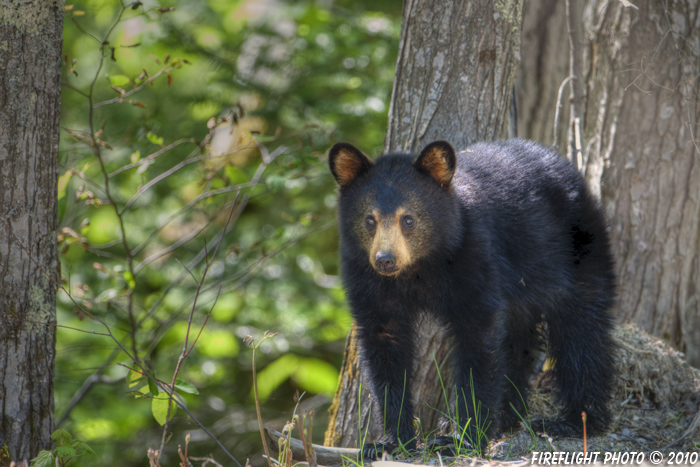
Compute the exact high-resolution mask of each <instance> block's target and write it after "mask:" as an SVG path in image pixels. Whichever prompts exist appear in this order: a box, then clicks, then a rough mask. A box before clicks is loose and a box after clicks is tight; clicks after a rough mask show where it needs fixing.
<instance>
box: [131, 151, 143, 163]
mask: <svg viewBox="0 0 700 467" xmlns="http://www.w3.org/2000/svg"><path fill="white" fill-rule="evenodd" d="M139 159H141V151H134V152H132V153H131V162H132V163H135V162H138V161H139Z"/></svg>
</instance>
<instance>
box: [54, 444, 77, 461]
mask: <svg viewBox="0 0 700 467" xmlns="http://www.w3.org/2000/svg"><path fill="white" fill-rule="evenodd" d="M54 453H55V454H56V456H57V457H58V458H59V459H66V458H68V459H70V458H71V457H76V456H77V455H78V451H76V450H75V448H74V447H73V446H58V447H57V448H56V449H55V450H54ZM68 459H66V460H68Z"/></svg>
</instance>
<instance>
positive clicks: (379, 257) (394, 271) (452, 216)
mask: <svg viewBox="0 0 700 467" xmlns="http://www.w3.org/2000/svg"><path fill="white" fill-rule="evenodd" d="M329 164H330V169H331V173H332V174H333V176H334V177H335V179H336V181H337V182H338V185H339V186H340V199H339V218H340V225H341V227H340V228H341V238H342V239H343V242H344V243H348V242H349V243H350V244H351V245H357V246H359V247H360V249H361V250H362V251H363V252H364V254H368V260H369V263H370V265H371V266H372V268H374V270H375V271H376V272H377V273H379V274H381V275H384V276H398V275H400V274H401V272H402V271H405V270H408V269H409V268H410V266H412V265H414V264H416V262H417V261H419V260H420V259H421V258H424V257H426V256H428V255H430V254H431V252H433V251H434V250H436V249H439V248H445V247H446V246H450V245H446V244H452V243H454V238H455V234H456V232H455V230H458V227H456V226H455V225H454V224H455V223H458V218H459V212H458V209H457V207H456V203H455V196H454V195H453V193H452V190H451V187H450V182H451V181H452V177H453V175H454V173H455V168H456V156H455V151H454V149H453V148H452V146H451V145H450V144H449V143H447V142H445V141H436V142H433V143H431V144H429V145H427V146H426V147H425V148H424V149H423V151H421V153H420V155H418V156H417V157H415V156H411V155H409V154H387V155H384V156H381V157H379V158H378V159H377V160H376V162H372V161H371V160H370V159H369V158H368V157H367V156H365V155H364V154H363V153H362V152H361V151H360V150H359V149H357V148H356V147H354V146H352V145H350V144H348V143H338V144H336V145H334V146H333V147H332V148H331V150H330V152H329ZM358 244H359V245H358ZM353 247H354V246H349V248H353Z"/></svg>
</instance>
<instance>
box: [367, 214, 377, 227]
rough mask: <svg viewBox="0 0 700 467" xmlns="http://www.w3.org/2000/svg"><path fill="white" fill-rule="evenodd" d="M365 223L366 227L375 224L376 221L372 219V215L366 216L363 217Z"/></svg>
mask: <svg viewBox="0 0 700 467" xmlns="http://www.w3.org/2000/svg"><path fill="white" fill-rule="evenodd" d="M365 225H366V226H367V227H374V226H375V225H377V221H376V220H375V219H374V217H372V216H367V217H365Z"/></svg>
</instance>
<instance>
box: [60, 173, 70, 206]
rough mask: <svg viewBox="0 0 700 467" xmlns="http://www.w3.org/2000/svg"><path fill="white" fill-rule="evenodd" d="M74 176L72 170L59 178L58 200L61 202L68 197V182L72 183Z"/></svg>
mask: <svg viewBox="0 0 700 467" xmlns="http://www.w3.org/2000/svg"><path fill="white" fill-rule="evenodd" d="M72 176H73V172H72V171H70V170H66V172H65V173H64V174H63V175H61V176H60V177H58V200H59V201H60V200H61V199H63V198H64V197H65V196H66V185H68V182H69V181H70V179H71V177H72Z"/></svg>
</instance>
